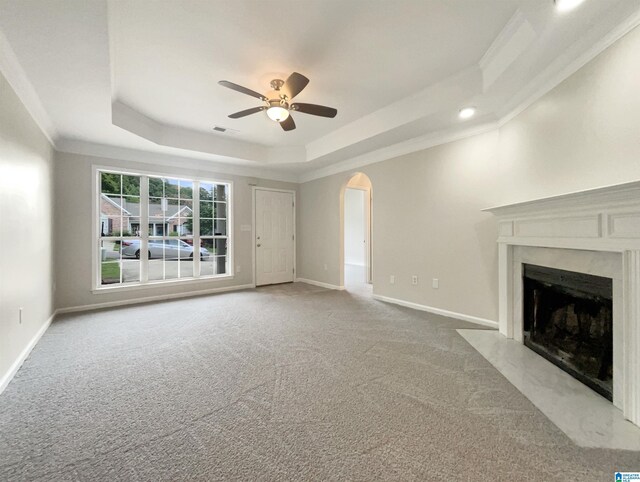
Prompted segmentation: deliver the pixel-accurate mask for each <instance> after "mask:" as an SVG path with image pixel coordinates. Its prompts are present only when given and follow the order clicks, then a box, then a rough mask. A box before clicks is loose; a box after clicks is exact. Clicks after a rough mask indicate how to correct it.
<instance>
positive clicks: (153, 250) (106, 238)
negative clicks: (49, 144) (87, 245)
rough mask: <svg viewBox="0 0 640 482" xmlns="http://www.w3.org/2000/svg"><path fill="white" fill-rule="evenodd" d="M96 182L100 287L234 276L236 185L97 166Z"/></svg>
mask: <svg viewBox="0 0 640 482" xmlns="http://www.w3.org/2000/svg"><path fill="white" fill-rule="evenodd" d="M98 187H99V189H98V191H99V193H98V200H99V221H98V238H99V239H98V245H99V255H98V256H99V266H100V268H99V270H98V271H99V272H98V281H97V283H98V287H107V286H114V285H121V286H124V285H126V284H146V283H149V282H154V283H156V282H162V281H171V280H180V279H197V278H209V277H222V276H230V275H231V273H230V269H229V266H230V265H231V264H230V259H229V257H230V249H229V248H230V237H229V233H228V229H229V227H228V226H227V223H228V222H229V216H228V212H229V197H230V184H228V183H221V182H214V181H206V182H205V181H197V180H189V179H179V178H172V177H165V176H156V175H133V174H129V173H122V172H112V171H106V170H98ZM203 208H204V209H203ZM198 213H200V215H198ZM145 223H146V224H147V229H144V228H143V226H144V224H145ZM194 246H195V247H196V248H194ZM198 246H199V248H198ZM144 251H146V255H145V253H144Z"/></svg>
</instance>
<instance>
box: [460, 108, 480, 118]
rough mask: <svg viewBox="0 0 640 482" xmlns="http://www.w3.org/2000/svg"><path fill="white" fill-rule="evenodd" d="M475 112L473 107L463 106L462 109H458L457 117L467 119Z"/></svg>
mask: <svg viewBox="0 0 640 482" xmlns="http://www.w3.org/2000/svg"><path fill="white" fill-rule="evenodd" d="M475 113H476V108H475V107H465V108H464V109H462V110H460V112H459V113H458V117H460V119H469V118H471V117H473V116H474V114H475Z"/></svg>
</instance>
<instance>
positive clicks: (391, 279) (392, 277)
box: [389, 275, 396, 285]
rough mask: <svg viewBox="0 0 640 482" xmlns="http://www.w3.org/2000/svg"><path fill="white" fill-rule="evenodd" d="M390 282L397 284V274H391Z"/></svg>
mask: <svg viewBox="0 0 640 482" xmlns="http://www.w3.org/2000/svg"><path fill="white" fill-rule="evenodd" d="M389 284H390V285H394V284H396V277H395V275H391V276H389Z"/></svg>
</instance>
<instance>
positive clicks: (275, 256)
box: [255, 189, 295, 286]
mask: <svg viewBox="0 0 640 482" xmlns="http://www.w3.org/2000/svg"><path fill="white" fill-rule="evenodd" d="M293 208H294V206H293V193H291V192H281V191H267V190H262V189H256V205H255V213H256V229H255V238H256V239H255V243H256V244H255V246H256V285H257V286H261V285H270V284H275V283H287V282H291V281H293V250H294V242H295V241H294V236H293V235H294V233H293Z"/></svg>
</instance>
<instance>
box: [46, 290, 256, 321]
mask: <svg viewBox="0 0 640 482" xmlns="http://www.w3.org/2000/svg"><path fill="white" fill-rule="evenodd" d="M255 287H256V286H255V285H254V284H247V285H238V286H225V287H223V288H211V289H208V290H199V291H187V292H184V293H171V294H168V295H157V296H144V297H141V298H134V299H131V300H121V301H107V302H104V303H94V304H91V305H81V306H69V307H67V308H58V310H57V313H58V314H61V313H75V312H78V311H91V310H100V309H103V308H114V307H116V306H126V305H137V304H140V303H149V302H152V301H162V300H172V299H176V298H190V297H192V296H202V295H210V294H214V293H225V292H228V291H239V290H246V289H252V288H255Z"/></svg>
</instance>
